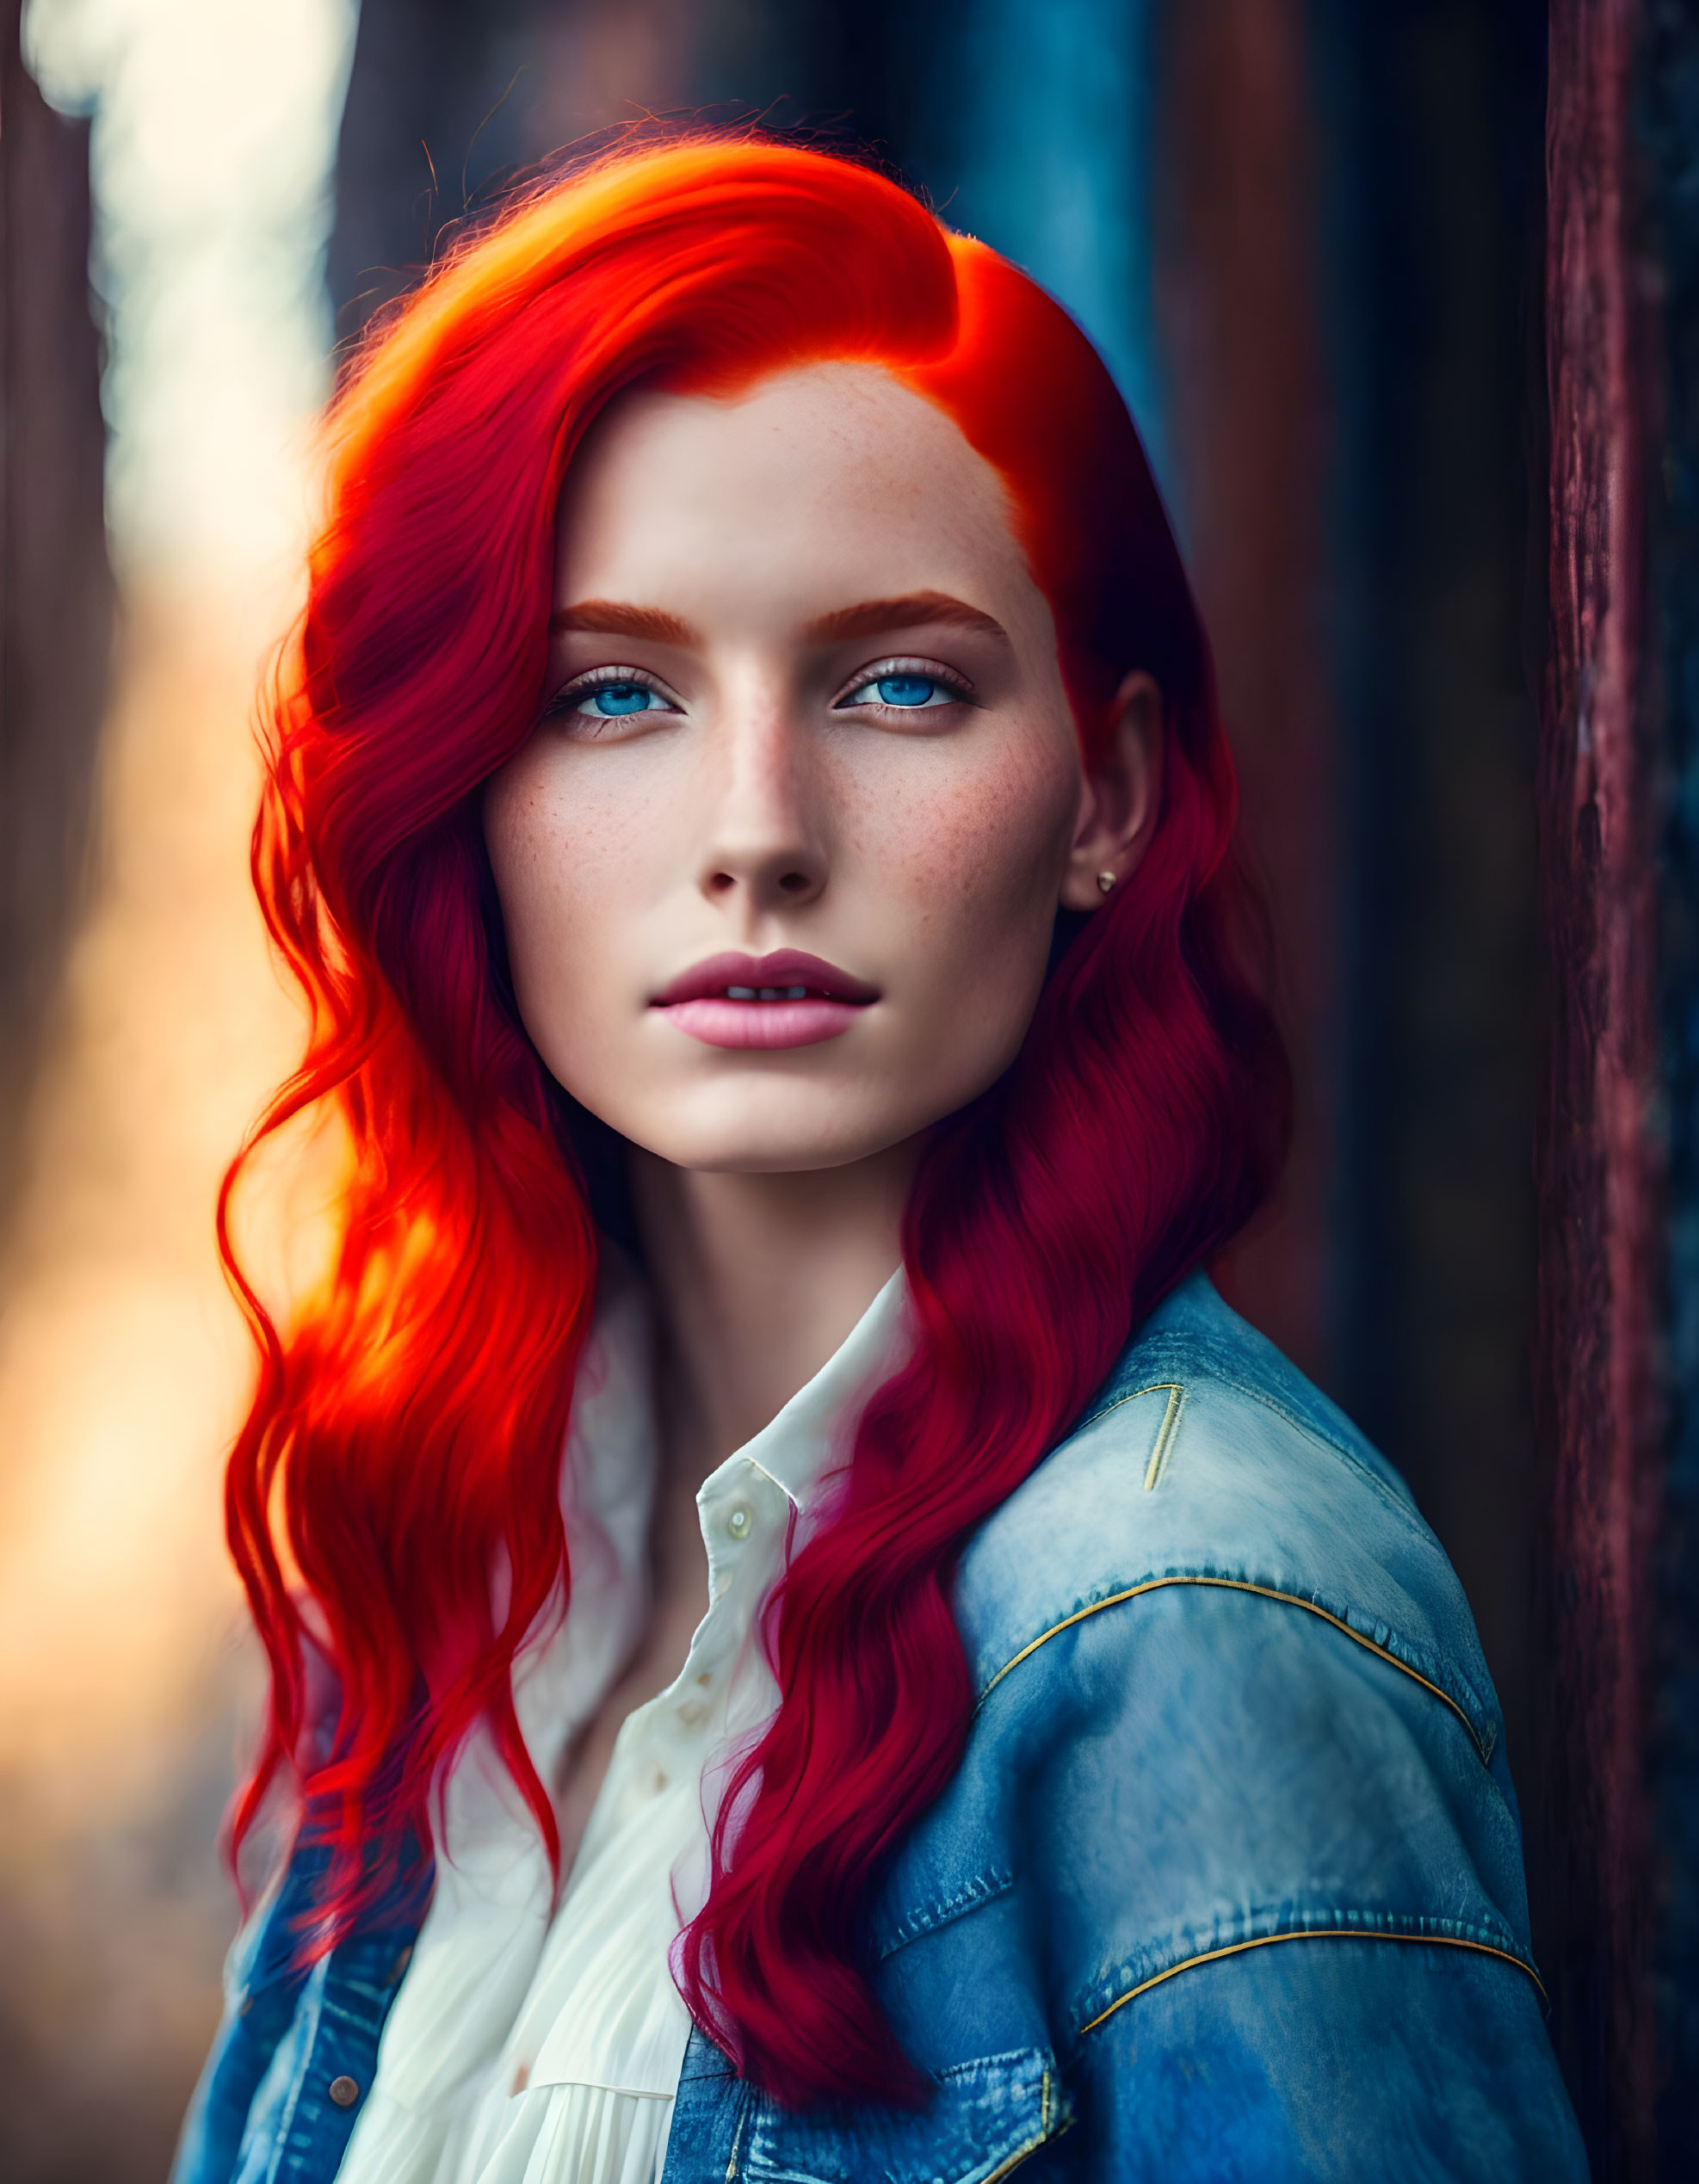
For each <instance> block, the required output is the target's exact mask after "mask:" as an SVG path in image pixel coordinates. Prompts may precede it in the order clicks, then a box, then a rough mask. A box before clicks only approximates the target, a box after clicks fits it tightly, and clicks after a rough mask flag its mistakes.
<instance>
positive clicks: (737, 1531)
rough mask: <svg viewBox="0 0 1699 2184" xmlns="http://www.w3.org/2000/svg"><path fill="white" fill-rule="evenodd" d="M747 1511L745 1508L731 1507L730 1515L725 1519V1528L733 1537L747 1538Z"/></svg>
mask: <svg viewBox="0 0 1699 2184" xmlns="http://www.w3.org/2000/svg"><path fill="white" fill-rule="evenodd" d="M749 1521H750V1520H749V1511H748V1510H747V1509H744V1508H737V1509H733V1510H732V1514H731V1515H730V1516H728V1517H727V1518H726V1530H727V1531H728V1532H729V1533H731V1535H732V1538H733V1539H748V1537H749Z"/></svg>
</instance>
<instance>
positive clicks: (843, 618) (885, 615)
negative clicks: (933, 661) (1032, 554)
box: [805, 591, 1009, 645]
mask: <svg viewBox="0 0 1699 2184" xmlns="http://www.w3.org/2000/svg"><path fill="white" fill-rule="evenodd" d="M920 622H942V623H944V624H945V625H947V626H948V627H950V628H952V629H971V630H977V631H978V632H979V634H980V635H981V636H982V637H997V638H1001V639H1002V640H1003V642H1004V644H1005V645H1006V644H1007V643H1008V642H1009V632H1008V631H1007V630H1006V629H1004V626H1003V625H1002V623H1001V622H999V621H996V620H993V619H992V616H991V615H989V614H982V613H981V612H980V610H979V608H977V607H970V606H969V605H968V604H967V602H966V600H962V599H952V598H951V597H950V595H949V594H948V592H944V591H911V592H908V593H905V595H904V596H903V597H902V598H900V599H867V600H863V601H862V603H861V605H860V606H859V607H840V608H837V610H836V612H834V613H832V614H822V615H821V616H820V618H819V620H818V621H812V622H810V623H809V625H808V627H807V630H806V632H805V634H806V637H807V638H808V640H809V642H810V643H811V644H813V645H830V644H836V643H838V642H840V641H842V640H843V639H848V638H851V637H877V636H878V635H879V634H880V632H881V631H883V630H887V629H911V628H913V627H914V626H916V625H917V623H920Z"/></svg>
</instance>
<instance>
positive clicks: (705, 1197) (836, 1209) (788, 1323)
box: [630, 1140, 919, 1481]
mask: <svg viewBox="0 0 1699 2184" xmlns="http://www.w3.org/2000/svg"><path fill="white" fill-rule="evenodd" d="M918 1151H919V1145H918V1141H917V1140H911V1141H910V1142H909V1143H907V1144H900V1145H895V1146H893V1147H891V1148H890V1149H889V1150H888V1151H885V1152H882V1153H878V1154H875V1155H874V1157H872V1158H870V1159H868V1160H862V1161H857V1162H855V1163H852V1164H851V1165H850V1166H849V1167H845V1168H828V1169H814V1170H812V1171H810V1172H807V1173H806V1174H800V1175H732V1174H723V1173H722V1174H705V1173H701V1172H699V1171H697V1170H695V1169H684V1168H675V1167H673V1166H671V1165H670V1163H668V1162H666V1161H664V1160H659V1159H658V1158H656V1157H655V1156H654V1155H653V1154H652V1153H646V1152H643V1151H639V1150H638V1149H636V1148H633V1151H632V1153H631V1155H630V1160H631V1183H632V1197H633V1204H634V1206H635V1211H636V1214H637V1223H638V1229H639V1234H640V1235H641V1237H642V1239H643V1247H644V1253H645V1256H646V1259H647V1261H648V1265H649V1272H650V1277H651V1280H652V1284H653V1286H654V1292H655V1299H656V1305H657V1309H658V1314H659V1318H660V1332H661V1338H662V1340H661V1349H662V1357H663V1360H664V1365H663V1375H664V1380H663V1389H662V1412H663V1416H664V1421H665V1425H666V1434H667V1441H668V1443H669V1450H670V1456H671V1458H672V1460H673V1462H674V1463H675V1464H677V1465H679V1466H681V1467H682V1468H683V1469H685V1470H688V1471H689V1472H690V1473H691V1474H692V1475H693V1478H695V1480H696V1481H700V1480H701V1479H702V1478H706V1477H707V1474H708V1472H709V1471H712V1470H713V1469H714V1465H716V1464H719V1463H720V1462H721V1461H723V1459H725V1458H726V1457H727V1456H729V1455H730V1454H731V1453H732V1451H733V1450H734V1449H736V1448H739V1447H742V1446H743V1444H744V1442H745V1441H748V1440H749V1439H750V1438H751V1435H752V1434H757V1433H759V1432H760V1430H761V1428H763V1426H764V1425H766V1424H767V1423H768V1422H769V1421H770V1420H771V1419H773V1418H774V1417H775V1416H777V1414H778V1413H779V1412H780V1411H781V1410H782V1409H783V1408H784V1406H785V1404H787V1403H788V1402H789V1400H790V1398H791V1397H792V1396H794V1394H795V1393H796V1391H797V1390H798V1389H799V1388H801V1387H803V1386H806V1384H807V1383H808V1381H810V1380H811V1379H813V1377H814V1375H815V1373H818V1372H819V1369H820V1367H822V1366H823V1365H824V1364H825V1362H826V1360H828V1359H829V1358H830V1357H831V1355H832V1354H833V1352H834V1351H835V1350H837V1348H838V1347H839V1346H840V1345H841V1344H842V1342H843V1340H844V1338H845V1336H848V1335H849V1333H850V1330H851V1329H852V1328H853V1327H854V1326H855V1324H856V1321H857V1320H858V1319H860V1317H862V1313H863V1312H864V1311H866V1310H867V1308H868V1305H870V1304H871V1303H872V1302H873V1300H874V1298H875V1297H876V1296H877V1295H878V1293H879V1292H880V1289H881V1288H883V1286H885V1284H886V1282H887V1280H889V1279H890V1277H891V1276H892V1275H893V1274H894V1273H895V1272H896V1270H897V1268H898V1266H899V1264H900V1262H901V1259H902V1245H901V1230H902V1218H903V1206H904V1201H905V1199H906V1197H907V1195H908V1187H909V1181H910V1178H911V1175H913V1172H914V1165H915V1161H916V1159H917V1156H918Z"/></svg>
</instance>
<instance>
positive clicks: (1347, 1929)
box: [1078, 1926, 1550, 2039]
mask: <svg viewBox="0 0 1699 2184" xmlns="http://www.w3.org/2000/svg"><path fill="white" fill-rule="evenodd" d="M1282 1941H1404V1942H1414V1943H1416V1944H1418V1946H1423V1947H1426V1948H1434V1949H1472V1950H1473V1951H1474V1953H1476V1954H1477V1955H1478V1956H1483V1957H1496V1958H1497V1959H1498V1961H1499V1962H1500V1963H1502V1964H1508V1965H1515V1967H1516V1969H1517V1971H1519V1972H1521V1973H1522V1974H1523V1977H1525V1978H1528V1979H1531V1980H1532V1981H1533V1983H1534V1987H1535V1992H1536V1993H1537V1994H1538V1996H1539V1997H1540V2000H1541V2004H1542V2005H1543V2006H1545V2007H1546V2008H1549V2007H1550V2004H1549V2002H1548V1997H1547V1995H1546V1990H1545V1986H1544V1984H1543V1983H1542V1982H1541V1977H1540V1975H1539V1973H1538V1972H1537V1971H1535V1969H1534V1967H1533V1965H1531V1964H1529V1963H1528V1962H1527V1961H1526V1960H1525V1959H1523V1958H1522V1957H1519V1956H1517V1954H1516V1953H1515V1952H1514V1951H1513V1950H1511V1949H1501V1948H1498V1947H1497V1946H1495V1945H1494V1944H1493V1943H1492V1942H1491V1941H1474V1940H1469V1939H1468V1938H1467V1936H1466V1935H1463V1934H1399V1933H1396V1932H1391V1931H1388V1930H1387V1929H1386V1928H1374V1927H1361V1926H1337V1927H1298V1928H1294V1929H1293V1930H1292V1931H1290V1932H1288V1933H1286V1934H1252V1935H1251V1938H1250V1939H1249V1940H1244V1941H1229V1942H1226V1943H1224V1944H1223V1946H1221V1947H1220V1948H1219V1949H1204V1950H1202V1951H1200V1952H1199V1953H1198V1954H1197V1955H1196V1956H1192V1957H1187V1958H1185V1959H1183V1960H1182V1961H1181V1962H1180V1963H1179V1964H1171V1965H1169V1966H1168V1968H1167V1970H1166V1971H1158V1972H1153V1973H1152V1975H1151V1977H1149V1978H1148V1979H1141V1980H1140V1982H1139V1983H1138V1985H1137V1986H1136V1987H1129V1988H1128V1990H1127V1992H1126V1993H1125V1994H1124V1995H1117V1996H1116V1997H1115V2000H1114V2001H1113V2002H1111V2003H1110V2004H1109V2008H1107V2009H1100V2010H1099V2011H1098V2013H1097V2015H1096V2016H1095V2017H1094V2018H1092V2019H1091V2020H1090V2022H1089V2023H1087V2024H1084V2025H1082V2026H1081V2027H1080V2028H1079V2033H1078V2038H1080V2039H1084V2037H1085V2035H1086V2034H1087V2033H1095V2032H1096V2031H1097V2028H1098V2027H1099V2026H1100V2025H1103V2023H1105V2022H1106V2021H1108V2020H1109V2018H1111V2017H1113V2016H1114V2015H1115V2012H1116V2010H1118V2009H1124V2008H1126V2006H1127V2004H1128V2002H1136V2001H1137V2000H1138V1998H1139V1996H1140V1995H1147V1994H1148V1993H1149V1992H1150V1990H1151V1989H1152V1987H1160V1986H1161V1985H1162V1984H1163V1983H1164V1982H1165V1981H1166V1980H1169V1979H1176V1978H1177V1977H1179V1975H1180V1974H1181V1973H1182V1972H1183V1971H1195V1970H1196V1968H1197V1967H1198V1965H1205V1964H1219V1963H1220V1961H1221V1959H1223V1958H1224V1957H1238V1956H1243V1955H1244V1954H1245V1952H1246V1951H1247V1950H1249V1949H1271V1948H1273V1947H1274V1946H1276V1944H1277V1943H1279V1942H1282Z"/></svg>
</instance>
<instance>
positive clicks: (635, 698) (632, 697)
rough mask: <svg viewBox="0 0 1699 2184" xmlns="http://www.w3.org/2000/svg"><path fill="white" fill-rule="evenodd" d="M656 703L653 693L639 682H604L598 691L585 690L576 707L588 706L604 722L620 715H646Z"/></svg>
mask: <svg viewBox="0 0 1699 2184" xmlns="http://www.w3.org/2000/svg"><path fill="white" fill-rule="evenodd" d="M658 702H659V700H658V699H657V697H656V695H655V694H654V692H653V691H652V690H650V689H646V688H645V687H644V685H643V684H642V683H640V682H604V683H602V686H601V688H599V689H596V690H586V691H585V692H584V694H583V695H582V696H581V697H580V699H579V700H578V705H579V707H580V708H582V707H583V706H585V705H589V706H591V707H592V708H593V709H594V710H595V711H596V712H597V713H600V714H601V715H602V719H604V720H611V719H618V718H619V717H620V715H621V714H622V713H647V712H649V711H650V710H651V709H652V707H653V706H656V705H657V704H658Z"/></svg>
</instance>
